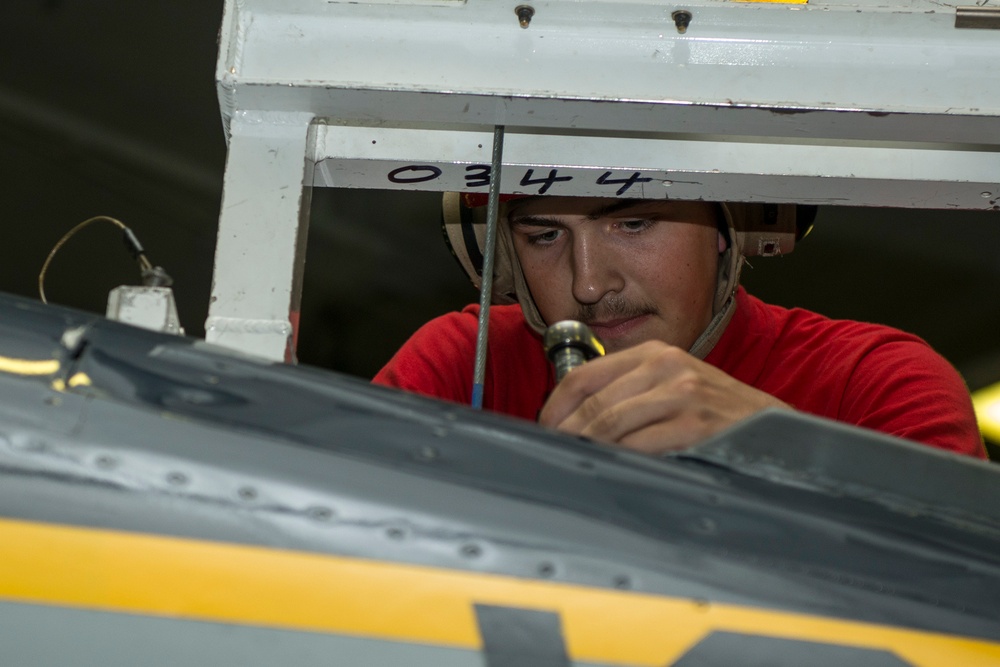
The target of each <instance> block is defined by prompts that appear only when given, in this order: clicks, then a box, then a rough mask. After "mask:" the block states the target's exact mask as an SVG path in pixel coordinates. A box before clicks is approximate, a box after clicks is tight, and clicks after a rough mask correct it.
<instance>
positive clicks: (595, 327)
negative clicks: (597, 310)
mask: <svg viewBox="0 0 1000 667" xmlns="http://www.w3.org/2000/svg"><path fill="white" fill-rule="evenodd" d="M648 317H649V314H648V313H646V314H643V315H635V316H633V317H622V318H619V319H616V320H605V321H602V322H588V323H587V326H589V327H590V328H591V330H592V331H593V332H594V333H595V334H596V335H597V337H598V338H600V339H602V340H608V339H611V338H618V337H620V336H624V335H625V334H627V333H629V332H630V331H632V329H634V328H636V327H637V326H639V325H640V324H642V323H643V322H645V321H646V319H647V318H648Z"/></svg>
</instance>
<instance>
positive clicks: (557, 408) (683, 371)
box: [538, 341, 791, 454]
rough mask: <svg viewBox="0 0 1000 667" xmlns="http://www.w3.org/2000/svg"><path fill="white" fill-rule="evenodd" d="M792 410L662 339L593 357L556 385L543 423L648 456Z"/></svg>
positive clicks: (543, 409)
mask: <svg viewBox="0 0 1000 667" xmlns="http://www.w3.org/2000/svg"><path fill="white" fill-rule="evenodd" d="M770 407H780V408H785V409H789V410H790V409H791V407H790V406H789V405H788V404H786V403H784V402H782V401H779V400H778V399H776V398H774V397H773V396H771V395H770V394H766V393H764V392H762V391H759V390H757V389H754V388H753V387H751V386H749V385H746V384H743V383H742V382H739V381H738V380H735V379H733V378H732V377H730V376H729V375H726V374H725V373H724V372H722V371H720V370H719V369H717V368H715V367H714V366H711V365H709V364H706V363H705V362H703V361H701V360H699V359H696V358H694V357H692V356H691V355H690V354H688V353H687V352H685V351H684V350H682V349H680V348H677V347H673V346H671V345H667V344H666V343H662V342H659V341H649V342H646V343H643V344H641V345H637V346H635V347H632V348H629V349H627V350H623V351H621V352H616V353H614V354H610V355H608V356H606V357H601V358H598V359H595V360H593V361H591V362H589V363H587V364H585V365H583V366H581V367H579V368H577V369H575V370H573V371H571V372H570V373H569V374H568V375H567V376H566V378H565V379H564V380H563V381H562V382H561V383H559V384H558V385H557V386H556V388H555V391H553V392H552V395H551V396H550V397H549V399H548V401H547V402H546V403H545V407H543V408H542V411H541V413H540V414H539V417H538V421H539V423H540V424H542V425H543V426H549V427H552V428H557V429H559V430H561V431H566V432H568V433H573V434H577V435H584V436H587V437H590V438H593V439H595V440H602V441H604V442H609V443H615V444H619V445H622V446H624V447H626V448H628V449H632V450H635V451H638V452H642V453H646V454H662V453H664V452H667V451H671V450H676V449H682V448H684V447H687V446H690V445H693V444H695V443H696V442H699V441H701V440H703V439H705V438H707V437H708V436H710V435H713V434H715V433H717V432H719V431H721V430H723V429H725V428H727V427H729V426H731V425H733V424H735V423H736V422H738V421H740V420H742V419H745V418H746V417H749V416H750V415H753V414H755V413H757V412H760V411H761V410H764V409H765V408H770Z"/></svg>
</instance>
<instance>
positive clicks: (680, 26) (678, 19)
mask: <svg viewBox="0 0 1000 667" xmlns="http://www.w3.org/2000/svg"><path fill="white" fill-rule="evenodd" d="M670 18H672V19H673V20H674V25H675V26H676V27H677V32H679V33H680V34H682V35H683V34H684V33H686V32H687V29H688V26H689V25H691V19H692V18H693V16H692V14H691V12H689V11H688V10H686V9H678V10H676V11H674V12H673V13H672V14H671V15H670Z"/></svg>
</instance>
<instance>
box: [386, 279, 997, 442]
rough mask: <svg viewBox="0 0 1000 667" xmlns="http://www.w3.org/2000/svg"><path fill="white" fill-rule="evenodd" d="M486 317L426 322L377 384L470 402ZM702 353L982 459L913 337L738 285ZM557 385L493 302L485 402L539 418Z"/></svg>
mask: <svg viewBox="0 0 1000 667" xmlns="http://www.w3.org/2000/svg"><path fill="white" fill-rule="evenodd" d="M478 316H479V306H478V305H471V306H467V307H466V308H465V309H464V310H462V312H461V313H449V314H447V315H444V316H442V317H439V318H437V319H435V320H432V321H431V322H429V323H427V324H425V325H424V326H423V327H421V328H420V329H419V330H418V331H417V332H416V333H415V334H414V335H413V337H411V338H410V340H409V341H407V343H406V344H405V345H404V346H403V347H402V348H400V350H399V351H398V352H397V353H396V355H395V356H394V357H393V358H392V359H391V360H390V361H389V363H388V364H387V365H386V366H385V368H383V369H382V370H381V371H379V373H378V374H377V375H376V376H375V379H374V380H373V381H374V382H376V383H378V384H384V385H389V386H394V387H399V388H401V389H406V390H409V391H413V392H416V393H419V394H424V395H426V396H433V397H437V398H442V399H446V400H450V401H455V402H458V403H469V400H470V397H471V394H472V372H473V368H472V367H473V363H474V359H475V350H476V322H477V318H478ZM705 361H706V362H708V363H710V364H712V365H713V366H716V367H717V368H719V369H721V370H723V371H725V372H726V373H727V374H729V375H731V376H732V377H734V378H736V379H737V380H740V381H741V382H743V383H745V384H748V385H750V386H752V387H755V388H757V389H760V390H761V391H764V392H767V393H768V394H771V395H772V396H775V397H776V398H779V399H781V400H782V401H784V402H785V403H788V404H789V405H791V406H792V407H794V408H796V409H797V410H801V411H803V412H808V413H811V414H814V415H818V416H821V417H827V418H830V419H836V420H838V421H842V422H846V423H848V424H853V425H855V426H863V427H866V428H870V429H874V430H877V431H881V432H883V433H888V434H889V435H894V436H898V437H901V438H907V439H909V440H915V441H917V442H923V443H926V444H929V445H934V446H936V447H940V448H942V449H948V450H951V451H955V452H959V453H962V454H971V455H973V456H979V457H985V453H984V450H983V443H982V437H981V436H980V434H979V428H978V426H977V424H976V417H975V413H974V412H973V409H972V400H971V398H970V396H969V391H968V389H967V387H966V386H965V383H964V382H963V380H962V378H961V376H960V375H959V374H958V372H957V371H955V369H954V368H953V367H952V366H951V365H950V364H949V363H948V362H947V361H945V360H944V359H943V358H942V357H941V356H940V355H938V354H937V353H936V352H934V350H932V349H931V347H930V346H929V345H928V344H927V343H925V342H924V341H923V340H921V339H920V338H918V337H916V336H913V335H911V334H907V333H903V332H902V331H898V330H896V329H892V328H889V327H885V326H881V325H875V324H866V323H862V322H853V321H848V320H831V319H829V318H827V317H823V316H822V315H817V314H816V313H812V312H810V311H807V310H802V309H799V308H794V309H786V308H781V307H779V306H772V305H769V304H766V303H764V302H762V301H760V300H759V299H757V298H755V297H753V296H750V295H749V294H747V293H746V292H745V291H744V290H743V288H742V287H741V288H740V289H739V292H738V293H737V306H736V313H735V314H734V315H733V319H732V321H731V322H730V323H729V326H728V327H726V331H725V332H724V333H723V335H722V338H721V339H720V340H719V342H718V343H717V344H716V346H715V348H713V349H712V351H711V352H710V353H709V355H708V356H707V357H706V358H705ZM554 386H555V379H554V374H553V371H552V365H551V364H550V363H549V361H548V360H547V359H546V358H545V353H544V351H543V349H542V343H541V336H539V335H538V334H537V333H535V332H534V331H533V330H532V329H531V328H530V327H529V326H528V324H527V323H526V322H525V321H524V317H523V315H522V314H521V309H520V307H519V306H516V305H514V306H495V307H493V308H491V310H490V332H489V354H488V355H487V363H486V378H485V383H484V390H483V407H484V408H486V409H489V410H494V411H496V412H501V413H504V414H508V415H512V416H515V417H522V418H524V419H530V420H534V419H535V417H536V415H537V414H538V411H539V410H541V408H542V405H543V404H544V403H545V399H546V397H547V396H548V395H549V392H551V391H552V389H553V387H554Z"/></svg>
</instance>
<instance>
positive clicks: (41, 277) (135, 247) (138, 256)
mask: <svg viewBox="0 0 1000 667" xmlns="http://www.w3.org/2000/svg"><path fill="white" fill-rule="evenodd" d="M95 222H110V223H111V224H113V225H115V226H116V227H118V228H119V229H121V230H122V232H123V234H124V237H125V246H126V247H127V248H128V250H129V252H130V253H132V257H134V258H135V260H136V261H137V262H139V268H140V270H141V271H142V276H143V279H144V280H149V278H150V277H151V276H158V275H160V273H161V272H162V269H159V267H156V268H155V269H154V268H153V265H152V264H151V263H150V261H149V259H147V258H146V251H145V250H143V249H142V244H140V243H139V239H138V238H136V236H135V234H134V233H133V232H132V230H131V229H129V228H128V227H126V226H125V223H123V222H122V221H121V220H118V219H116V218H112V217H110V216H107V215H95V216H94V217H93V218H88V219H87V220H84V221H83V222H81V223H80V224H78V225H77V226H75V227H73V229H71V230H69V231H68V232H66V233H65V234H63V236H62V238H61V239H59V241H57V242H56V244H55V245H54V246H52V250H51V251H49V256H48V257H46V258H45V263H44V264H42V270H41V272H40V273H39V274H38V296H39V297H41V299H42V303H48V300H47V299H46V298H45V274H46V273H47V272H48V270H49V264H51V263H52V258H53V257H55V256H56V253H57V252H58V251H59V249H60V248H62V247H63V245H65V244H66V242H67V241H69V240H70V239H71V238H72V237H73V236H74V235H75V234H76V233H77V232H78V231H80V230H81V229H83V228H84V227H87V226H89V225H91V224H93V223H95ZM157 269H159V271H157ZM163 275H164V276H165V275H166V274H165V273H163ZM167 280H169V277H167ZM161 284H162V283H161ZM168 284H169V283H168Z"/></svg>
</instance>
